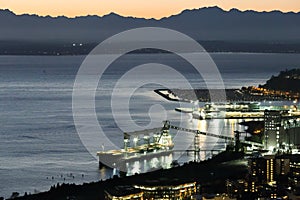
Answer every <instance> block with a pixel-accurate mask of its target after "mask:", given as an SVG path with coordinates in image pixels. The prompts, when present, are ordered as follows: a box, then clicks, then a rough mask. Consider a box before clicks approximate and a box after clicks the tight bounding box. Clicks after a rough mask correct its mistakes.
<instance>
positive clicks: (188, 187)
mask: <svg viewBox="0 0 300 200" xmlns="http://www.w3.org/2000/svg"><path fill="white" fill-rule="evenodd" d="M134 187H135V188H137V189H140V190H142V191H143V192H144V199H174V200H175V199H186V198H189V199H196V198H194V197H195V196H194V195H196V194H197V184H196V182H189V183H180V182H178V181H168V182H164V181H159V180H158V181H151V182H148V183H147V184H143V185H135V186H134Z"/></svg>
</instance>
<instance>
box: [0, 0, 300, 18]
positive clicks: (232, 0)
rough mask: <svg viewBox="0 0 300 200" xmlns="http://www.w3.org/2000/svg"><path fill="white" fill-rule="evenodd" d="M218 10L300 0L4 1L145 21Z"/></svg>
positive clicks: (280, 6) (34, 10)
mask: <svg viewBox="0 0 300 200" xmlns="http://www.w3.org/2000/svg"><path fill="white" fill-rule="evenodd" d="M211 6H218V7H220V8H222V9H224V10H230V9H231V8H237V9H239V10H242V11H244V10H256V11H271V10H280V11H283V12H290V11H293V12H300V1H299V0H0V8H1V9H10V10H12V11H13V12H15V13H16V14H24V13H28V14H37V15H41V16H46V15H50V16H54V17H55V16H61V15H64V16H68V17H75V16H85V15H99V16H103V15H106V14H109V13H111V12H114V13H117V14H119V15H122V16H133V17H142V18H156V19H160V18H162V17H168V16H170V15H175V14H178V13H180V12H181V11H183V10H185V9H195V8H202V7H211Z"/></svg>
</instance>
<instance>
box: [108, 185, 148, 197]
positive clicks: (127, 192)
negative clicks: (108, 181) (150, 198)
mask: <svg viewBox="0 0 300 200" xmlns="http://www.w3.org/2000/svg"><path fill="white" fill-rule="evenodd" d="M104 195H105V200H142V199H143V195H144V193H143V191H142V190H140V189H138V188H134V187H133V186H128V185H126V186H115V187H112V188H107V189H106V190H105V191H104Z"/></svg>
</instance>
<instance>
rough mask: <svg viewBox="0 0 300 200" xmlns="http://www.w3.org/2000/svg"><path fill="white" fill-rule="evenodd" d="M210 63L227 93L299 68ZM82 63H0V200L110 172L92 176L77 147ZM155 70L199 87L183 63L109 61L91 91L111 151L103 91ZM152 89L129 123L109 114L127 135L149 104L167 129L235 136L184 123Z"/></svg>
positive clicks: (38, 59)
mask: <svg viewBox="0 0 300 200" xmlns="http://www.w3.org/2000/svg"><path fill="white" fill-rule="evenodd" d="M212 58H213V59H214V61H215V62H216V64H217V66H218V68H219V70H220V72H221V75H222V78H223V81H224V83H225V86H226V87H228V88H237V87H241V86H247V85H258V84H262V83H264V82H265V81H266V80H267V79H268V78H269V77H270V76H271V75H274V74H277V73H278V72H279V71H281V70H285V69H286V68H287V69H290V68H299V67H300V55H299V54H245V53H216V54H212ZM83 60H84V56H59V57H52V56H0V80H1V81H0V112H1V115H0V124H1V129H0V178H1V181H0V196H5V197H8V196H9V195H10V194H11V193H12V192H14V191H18V192H20V193H21V194H23V193H24V192H25V191H27V192H31V193H33V192H35V191H44V190H48V189H49V188H50V186H51V185H53V184H56V183H57V182H60V183H62V182H75V183H83V182H90V181H96V180H99V179H105V178H109V177H110V176H111V175H112V171H111V170H107V169H106V170H105V169H102V170H99V169H98V163H97V160H95V158H94V157H93V156H92V155H91V154H89V152H88V151H87V150H86V149H85V147H84V146H83V145H82V143H81V141H80V138H79V136H78V134H77V133H76V130H75V126H74V122H73V116H72V89H73V83H74V80H75V75H76V72H77V70H78V68H79V66H80V64H81V62H82V61H83ZM155 62H159V63H163V64H166V65H169V66H173V67H174V68H176V69H181V73H182V74H184V76H185V77H186V78H187V79H188V80H189V81H190V82H191V83H193V84H194V86H195V87H205V83H204V82H203V81H202V80H201V79H199V76H197V75H196V74H195V72H194V71H193V70H190V66H189V65H188V64H187V63H186V62H184V61H183V60H180V59H176V58H174V56H172V55H162V54H158V55H157V54H152V55H150V54H149V55H144V54H139V55H127V56H124V57H123V58H122V59H120V60H118V61H116V62H115V63H114V64H113V65H112V66H111V67H110V69H109V70H108V71H107V72H106V74H105V76H104V77H103V79H102V80H101V82H100V84H99V90H98V91H97V96H96V110H97V115H98V120H99V123H100V124H101V125H102V128H103V129H104V131H105V133H106V135H107V136H108V138H110V139H111V140H112V142H113V143H114V144H115V145H117V146H120V147H121V146H122V137H123V136H122V131H121V130H120V129H119V128H118V127H117V126H116V124H115V122H114V120H113V116H112V114H111V109H110V107H111V105H110V95H111V94H110V91H111V88H112V87H113V86H114V84H115V82H116V80H118V78H120V77H121V76H122V74H124V72H125V71H126V70H128V69H129V68H130V67H132V66H137V65H139V64H143V63H155ZM145 73H149V74H151V76H153V82H155V79H156V75H158V74H159V73H160V72H156V71H153V70H151V69H149V71H148V72H145ZM166 76H167V75H166ZM168 78H172V77H168ZM136 79H139V77H136ZM127 81H128V85H127V84H126V82H125V83H124V85H123V87H124V88H126V87H127V86H128V87H130V84H129V83H130V81H132V80H127ZM173 81H174V82H176V81H180V80H173ZM177 84H180V83H178V82H177ZM174 85H176V84H174ZM156 87H158V86H157V85H155V84H149V85H145V86H143V87H142V88H139V89H137V90H136V91H135V93H134V95H133V97H132V98H131V99H130V106H129V107H130V112H131V116H130V117H131V119H128V116H126V115H125V114H124V113H125V111H124V112H123V111H122V110H120V111H119V112H118V113H117V115H118V118H119V119H120V123H121V124H122V125H123V126H125V128H126V129H128V130H131V127H130V125H127V124H128V120H133V121H134V122H135V123H137V124H139V125H140V126H146V125H147V124H148V123H149V120H150V117H149V115H148V112H149V108H150V107H151V106H152V105H154V104H159V105H161V106H163V107H164V108H165V110H166V112H167V114H166V115H167V117H168V119H170V120H171V121H172V122H173V123H175V124H178V123H179V122H180V120H181V118H182V117H183V120H184V121H185V126H187V127H195V126H196V127H198V128H200V129H201V130H203V131H206V130H207V128H208V127H210V129H209V130H210V131H214V132H222V133H224V134H227V135H232V131H233V130H235V129H242V127H241V126H239V125H238V124H237V123H236V121H234V120H233V121H232V120H231V121H225V122H224V123H225V127H224V128H222V130H219V126H218V125H219V123H220V121H218V120H212V121H209V122H205V121H202V122H199V121H195V120H194V121H193V122H191V120H190V116H188V115H184V116H180V114H179V113H176V112H175V111H174V108H175V107H176V106H178V104H176V103H172V102H168V101H166V100H164V99H163V98H161V97H160V96H158V95H157V94H155V93H154V92H153V91H152V90H153V89H155V88H156ZM127 96H128V94H127V93H126V90H125V89H124V90H120V91H119V97H120V102H122V98H124V100H126V99H127ZM124 103H126V102H125V101H124ZM152 111H153V116H151V119H152V120H154V121H155V124H160V123H161V122H160V121H161V118H162V116H161V113H160V109H154V110H152ZM126 125H127V127H126ZM191 139H192V135H190V134H187V135H186V140H187V141H190V140H191ZM209 141H214V140H213V139H209ZM209 141H208V140H205V139H204V140H202V142H203V144H202V146H209ZM179 145H180V144H179ZM100 146H101V144H99V148H100ZM185 159H186V158H185ZM181 161H184V159H181Z"/></svg>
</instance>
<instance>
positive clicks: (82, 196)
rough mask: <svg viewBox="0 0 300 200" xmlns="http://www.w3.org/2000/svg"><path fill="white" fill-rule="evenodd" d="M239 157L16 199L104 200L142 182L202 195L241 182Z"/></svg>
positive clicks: (55, 188)
mask: <svg viewBox="0 0 300 200" xmlns="http://www.w3.org/2000/svg"><path fill="white" fill-rule="evenodd" d="M242 157H243V155H242V154H241V153H232V152H223V153H221V154H219V155H218V156H216V157H214V158H213V159H212V160H208V161H204V162H201V163H194V162H191V163H188V164H185V165H183V166H181V167H175V168H172V169H168V170H158V171H154V172H150V173H146V174H139V175H135V176H130V177H123V178H118V177H114V178H113V179H109V180H106V181H99V182H93V183H86V184H83V185H75V184H74V185H72V184H71V185H69V184H64V185H60V186H53V187H51V189H50V190H49V191H48V192H43V193H39V194H34V195H27V196H24V197H19V198H16V199H19V200H40V199H43V200H52V199H55V200H63V199H64V200H65V199H76V200H100V199H104V190H105V188H112V187H114V186H117V185H133V184H143V183H145V181H147V182H149V181H155V180H161V179H164V180H175V181H176V180H177V181H178V180H179V181H181V182H189V181H196V182H197V183H199V184H200V185H201V187H202V188H203V189H204V190H205V191H206V192H223V191H225V188H224V187H225V180H226V179H228V178H230V179H231V180H234V179H239V178H243V177H244V176H245V174H246V173H247V166H246V164H245V162H244V161H242V160H239V159H240V158H242Z"/></svg>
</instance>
